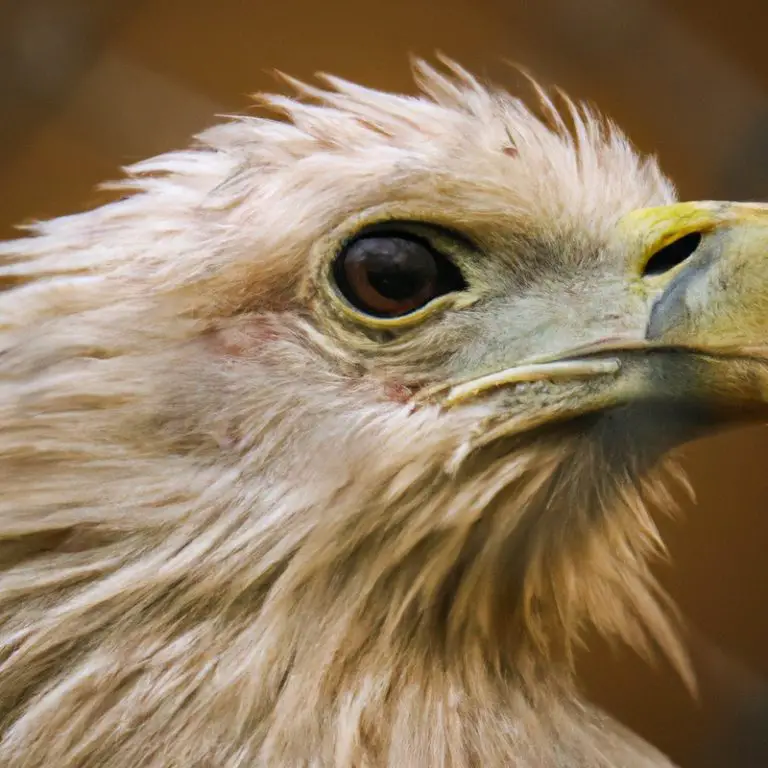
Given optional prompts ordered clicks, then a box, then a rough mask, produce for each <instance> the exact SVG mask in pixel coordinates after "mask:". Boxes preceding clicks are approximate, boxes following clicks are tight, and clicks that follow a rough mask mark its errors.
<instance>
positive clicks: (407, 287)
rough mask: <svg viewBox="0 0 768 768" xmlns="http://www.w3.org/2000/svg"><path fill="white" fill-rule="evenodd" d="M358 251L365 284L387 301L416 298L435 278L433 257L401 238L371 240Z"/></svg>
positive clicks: (422, 247) (435, 268) (435, 270)
mask: <svg viewBox="0 0 768 768" xmlns="http://www.w3.org/2000/svg"><path fill="white" fill-rule="evenodd" d="M361 251H362V253H361V256H362V257H363V260H364V261H365V264H364V267H363V268H364V269H365V270H366V272H367V276H368V281H369V282H370V284H371V286H372V287H373V288H375V289H376V290H377V291H378V292H379V293H380V294H381V295H382V296H385V297H386V298H388V299H395V300H405V299H408V298H409V297H412V296H415V295H416V294H418V293H419V292H421V291H422V290H424V288H425V287H428V285H429V283H430V282H432V281H433V280H434V279H435V278H436V277H437V263H436V262H435V259H434V257H433V256H432V254H431V253H429V251H427V249H426V248H425V247H424V246H422V245H420V244H419V243H415V242H413V241H410V240H403V239H402V238H391V239H385V238H375V239H374V238H371V240H368V241H366V246H365V247H364V248H362V249H361ZM348 268H349V263H348Z"/></svg>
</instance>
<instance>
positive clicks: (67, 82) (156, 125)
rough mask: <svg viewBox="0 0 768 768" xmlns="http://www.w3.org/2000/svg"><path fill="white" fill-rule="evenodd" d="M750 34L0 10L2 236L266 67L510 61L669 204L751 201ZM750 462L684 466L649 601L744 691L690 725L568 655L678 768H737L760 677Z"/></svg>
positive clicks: (716, 453) (631, 676)
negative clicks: (717, 748) (684, 487)
mask: <svg viewBox="0 0 768 768" xmlns="http://www.w3.org/2000/svg"><path fill="white" fill-rule="evenodd" d="M767 26H768V2H766V0H729V2H727V3H722V2H709V0H666V2H664V0H655V1H654V0H380V1H379V2H376V3H370V2H366V1H365V0H357V2H353V0H324V2H322V3H315V2H310V0H216V1H215V2H214V0H207V1H204V0H143V1H142V0H131V2H125V1H124V0H0V110H1V111H0V237H5V236H11V235H12V233H13V229H12V225H14V224H16V223H18V222H20V221H23V220H28V219H30V218H45V217H50V216H55V215H59V214H64V213H68V212H72V211H73V210H76V209H78V208H81V207H83V206H87V205H89V204H90V203H92V202H93V201H94V200H96V199H97V197H96V196H95V195H94V193H93V188H94V186H95V185H96V184H97V183H98V182H100V181H103V180H106V179H110V178H115V177H116V176H117V175H118V168H119V166H121V165H124V164H127V163H130V162H132V161H134V160H138V159H140V158H142V157H145V156H147V155H150V154H153V153H156V152H159V151H163V150H166V149H170V148H174V147H177V146H180V145H183V144H184V143H185V142H186V141H187V138H188V136H189V135H190V134H192V133H194V132H196V131H198V130H200V129H201V128H203V127H205V126H206V125H208V124H210V123H211V122H212V121H214V119H215V117H214V116H215V115H216V114H217V113H227V112H233V111H242V110H244V109H247V108H248V106H249V100H248V97H247V94H248V93H251V92H254V91H258V90H263V89H272V88H275V87H277V84H276V82H275V80H274V78H273V76H272V74H271V70H273V69H275V68H277V69H281V70H283V71H286V72H288V73H290V74H293V75H296V76H299V77H302V78H308V77H311V76H312V74H313V73H314V72H315V71H317V70H325V71H330V72H333V73H335V74H339V75H342V76H345V77H349V78H353V79H356V80H359V81H362V82H364V83H366V84H368V85H371V86H375V87H381V88H390V89H399V90H410V89H411V87H412V86H411V82H410V77H409V69H408V61H407V55H408V54H409V53H416V54H419V55H422V56H426V57H429V56H431V55H432V54H433V53H434V52H435V51H437V50H440V51H443V52H445V53H446V54H448V55H450V56H451V57H453V58H456V59H457V60H459V61H460V62H461V63H463V64H464V65H465V66H467V67H468V68H470V69H472V70H474V71H475V72H476V73H478V74H480V75H487V76H490V77H492V78H494V79H495V80H497V81H498V82H501V83H503V84H509V85H510V86H514V84H515V77H514V75H513V74H512V72H511V71H510V69H509V68H508V67H507V66H506V65H505V64H504V63H503V62H504V60H508V61H509V60H512V61H517V62H520V63H523V64H525V65H526V66H527V67H528V68H529V69H531V70H533V71H534V73H535V74H536V75H537V76H538V77H539V78H541V79H542V80H544V81H545V82H548V83H556V84H558V85H561V86H563V87H565V89H566V90H567V91H569V92H570V94H571V95H573V96H577V97H580V98H587V99H590V100H592V101H594V102H596V103H597V104H598V105H599V106H600V108H601V109H602V110H604V111H606V112H608V113H609V114H610V115H611V116H612V117H613V118H615V119H616V120H617V121H618V122H619V123H620V124H621V125H622V126H623V127H624V128H625V129H626V130H627V131H628V132H629V134H630V135H631V137H632V138H633V139H634V141H635V142H636V143H637V144H638V145H639V146H640V147H641V148H642V149H644V150H648V151H652V152H655V153H657V154H658V155H659V156H660V158H661V161H662V164H663V165H664V167H665V168H666V170H667V171H668V172H669V173H671V174H672V175H673V177H674V178H675V179H676V181H677V182H678V185H679V187H680V190H681V193H682V195H683V196H684V197H688V198H694V199H701V198H728V199H732V198H735V199H765V198H766V197H768V56H766V55H765V48H766V27H767ZM766 449H768V433H767V432H766V431H765V430H764V429H756V430H753V431H751V432H748V433H740V434H738V435H730V436H726V437H721V438H718V439H717V440H712V441H710V442H707V443H702V444H700V445H696V446H694V447H692V448H691V449H689V450H688V451H687V454H686V459H685V464H686V465H687V466H688V468H689V470H690V473H691V476H692V479H693V482H694V485H695V487H696V488H697V491H698V496H699V503H698V505H696V506H693V505H691V507H690V509H687V510H686V515H685V519H684V520H682V521H677V522H675V523H670V522H668V521H662V526H663V528H664V531H665V536H666V540H667V542H668V543H669V547H670V551H671V556H672V557H671V564H669V565H665V566H663V567H662V569H661V572H662V578H663V580H664V582H665V584H666V585H667V586H668V588H669V589H670V591H671V592H672V594H673V595H674V596H675V597H676V598H677V599H678V601H679V603H680V604H681V606H682V608H683V610H684V612H685V614H686V615H687V616H688V617H689V619H690V620H691V621H692V622H693V623H694V624H695V625H696V626H697V627H698V628H699V630H701V632H702V633H703V636H705V637H707V638H709V641H711V642H713V643H714V644H715V645H716V646H719V647H720V649H722V650H723V651H724V652H725V653H726V654H727V655H728V656H729V657H730V659H731V661H730V662H728V664H730V663H732V662H734V661H735V662H738V663H743V664H746V665H747V667H748V668H749V669H750V670H751V671H750V672H744V673H743V677H738V674H740V673H738V674H737V670H735V669H733V668H730V667H726V668H725V672H724V676H723V677H722V678H719V682H718V681H717V680H715V681H714V682H712V683H711V684H705V686H704V699H703V703H702V704H695V703H694V702H693V701H692V700H691V698H690V697H689V696H688V695H687V694H686V693H685V692H684V691H683V689H682V686H681V685H680V684H679V683H678V681H677V680H676V679H675V678H674V676H673V675H672V674H671V673H670V671H669V670H668V669H666V668H665V667H664V666H660V667H658V668H651V667H649V666H647V665H646V664H644V663H642V662H640V661H639V660H637V659H635V658H633V657H632V656H631V655H630V654H628V653H626V652H623V651H621V650H619V651H618V652H612V651H609V650H608V649H606V648H604V647H602V646H601V645H600V643H599V642H598V643H595V644H593V645H592V647H591V648H592V649H591V651H590V652H589V653H586V654H585V655H584V659H583V663H582V666H583V675H584V682H585V685H586V686H587V687H588V688H589V689H590V690H591V691H592V693H593V695H594V697H595V698H596V699H597V700H598V701H600V702H601V703H602V704H604V705H605V706H606V707H608V708H609V709H611V710H613V711H614V712H616V713H617V714H618V715H619V716H620V717H621V718H622V719H624V720H625V721H626V722H627V723H629V724H630V725H631V726H632V727H634V728H635V729H637V730H638V731H640V732H641V733H643V734H644V735H646V736H647V737H648V738H650V739H651V740H653V741H654V742H655V743H657V744H658V745H660V746H661V747H662V748H664V749H665V750H667V751H668V752H669V753H670V754H672V755H673V756H674V757H675V758H677V759H678V760H679V761H680V762H681V764H683V765H690V766H693V765H697V766H700V765H703V764H705V763H706V764H709V765H718V766H723V768H737V766H739V765H743V766H747V765H750V766H751V765H753V764H754V765H757V763H753V762H749V760H747V759H746V758H744V759H743V760H742V761H741V762H739V760H738V759H737V758H736V757H735V756H734V755H733V754H732V755H731V756H730V757H726V758H715V757H714V752H713V751H712V750H713V746H712V745H713V740H712V737H713V735H715V736H718V737H719V736H720V735H723V734H725V733H726V731H725V730H724V724H725V723H727V722H728V719H727V718H728V716H729V714H733V711H734V710H733V704H732V702H731V700H730V698H729V691H730V688H731V687H732V685H733V684H735V681H737V680H738V681H740V682H739V685H746V686H749V685H751V684H756V683H758V682H759V680H760V676H761V675H765V676H768V617H767V616H766V610H765V609H766V605H768V558H767V557H766V551H767V550H768V514H767V512H766V509H765V503H764V499H765V495H766V490H767V489H768V472H766V468H765V460H764V457H765V455H766ZM705 667H706V668H705V673H706V674H707V675H708V676H710V677H711V676H712V675H713V674H714V673H715V672H716V671H717V669H720V667H717V666H715V665H713V662H712V660H711V658H710V663H708V665H705ZM712 679H713V680H714V678H712ZM740 690H741V689H740ZM760 729H762V730H763V731H765V732H768V709H767V710H766V716H765V720H763V725H760V726H759V727H758V730H760ZM760 764H761V765H762V764H766V765H768V759H767V760H766V762H765V763H760Z"/></svg>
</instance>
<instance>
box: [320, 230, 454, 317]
mask: <svg viewBox="0 0 768 768" xmlns="http://www.w3.org/2000/svg"><path fill="white" fill-rule="evenodd" d="M333 274H334V278H335V280H336V284H337V286H338V288H339V290H340V291H341V293H342V295H343V296H344V298H345V299H346V300H347V301H348V302H349V303H350V304H352V306H353V307H355V308H356V309H359V310H360V311H362V312H365V313H367V314H369V315H373V316H375V317H400V316H401V315H406V314H408V313H409V312H413V311H414V310H416V309H419V308H420V307H423V306H424V305H425V304H428V303H429V302H430V301H432V299H435V298H437V297H438V296H442V295H444V294H446V293H451V292H452V291H460V290H462V289H464V288H466V287H467V285H466V282H465V281H464V278H463V277H462V275H461V272H460V271H459V269H458V268H457V267H456V265H455V264H453V263H452V262H451V261H449V260H448V259H447V258H445V256H443V255H442V254H440V253H437V252H436V251H435V250H434V249H432V248H431V247H430V246H429V245H428V244H427V243H425V242H423V241H422V240H420V239H419V238H416V237H412V236H410V235H396V236H381V235H377V236H373V235H372V236H368V237H360V238H357V239H356V240H354V241H352V242H351V243H350V244H349V245H348V246H347V247H346V248H345V249H344V250H343V251H342V252H341V253H340V254H339V255H338V257H337V258H336V261H335V263H334V265H333Z"/></svg>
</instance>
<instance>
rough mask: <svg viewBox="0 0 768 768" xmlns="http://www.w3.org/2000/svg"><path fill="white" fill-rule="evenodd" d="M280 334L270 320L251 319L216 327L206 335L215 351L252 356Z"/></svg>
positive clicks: (229, 355)
mask: <svg viewBox="0 0 768 768" xmlns="http://www.w3.org/2000/svg"><path fill="white" fill-rule="evenodd" d="M279 338H280V334H279V333H278V331H277V330H276V329H275V328H274V326H273V325H272V324H271V323H269V322H258V321H256V320H251V321H249V322H247V323H240V324H238V325H232V326H229V327H222V328H216V329H214V330H212V331H211V332H210V333H208V334H207V335H206V337H205V340H206V342H207V343H208V344H209V346H210V348H211V349H212V351H213V352H215V353H216V354H218V355H223V356H226V357H238V358H239V357H252V356H253V355H254V353H255V352H256V351H257V350H258V349H260V348H261V347H262V345H263V344H264V343H265V342H270V341H275V340H277V339H279Z"/></svg>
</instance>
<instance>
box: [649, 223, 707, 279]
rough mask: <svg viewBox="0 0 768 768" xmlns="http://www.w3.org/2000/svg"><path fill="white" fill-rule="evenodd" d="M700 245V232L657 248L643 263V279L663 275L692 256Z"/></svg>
mask: <svg viewBox="0 0 768 768" xmlns="http://www.w3.org/2000/svg"><path fill="white" fill-rule="evenodd" d="M700 243H701V232H690V233H689V234H687V235H683V236H682V237H679V238H678V239H677V240H675V241H674V242H671V243H670V244H669V245H665V246H664V247H663V248H659V250H658V251H656V253H654V254H653V255H652V256H651V258H650V259H648V261H647V262H646V263H645V267H644V268H643V277H652V276H653V275H663V274H664V273H665V272H669V270H670V269H674V268H675V267H676V266H678V265H679V264H682V263H683V262H684V261H685V260H686V259H688V258H689V257H690V256H692V255H693V253H694V251H695V250H696V249H697V248H698V247H699V245H700Z"/></svg>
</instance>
